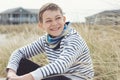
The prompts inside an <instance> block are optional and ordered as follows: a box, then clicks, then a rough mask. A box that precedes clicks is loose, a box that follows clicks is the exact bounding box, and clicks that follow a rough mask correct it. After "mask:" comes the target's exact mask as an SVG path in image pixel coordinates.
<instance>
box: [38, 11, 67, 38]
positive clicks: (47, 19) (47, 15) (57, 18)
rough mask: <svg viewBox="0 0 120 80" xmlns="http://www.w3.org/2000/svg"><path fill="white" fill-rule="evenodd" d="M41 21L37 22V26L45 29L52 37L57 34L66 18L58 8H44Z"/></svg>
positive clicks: (60, 31) (59, 32) (61, 29)
mask: <svg viewBox="0 0 120 80" xmlns="http://www.w3.org/2000/svg"><path fill="white" fill-rule="evenodd" d="M42 19H43V22H40V23H39V27H41V28H42V29H43V30H45V31H46V32H47V33H48V34H50V35H51V36H53V37H56V36H59V35H60V34H61V33H62V31H63V28H64V24H65V20H66V18H65V17H64V16H63V15H62V14H61V13H60V11H59V10H53V11H51V10H46V11H45V12H44V13H43V15H42Z"/></svg>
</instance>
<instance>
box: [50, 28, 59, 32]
mask: <svg viewBox="0 0 120 80" xmlns="http://www.w3.org/2000/svg"><path fill="white" fill-rule="evenodd" d="M59 29H60V27H56V28H53V29H50V30H51V31H58V30H59Z"/></svg>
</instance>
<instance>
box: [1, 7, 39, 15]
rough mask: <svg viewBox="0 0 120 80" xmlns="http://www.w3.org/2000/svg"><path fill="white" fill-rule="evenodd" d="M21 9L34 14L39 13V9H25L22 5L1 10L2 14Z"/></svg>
mask: <svg viewBox="0 0 120 80" xmlns="http://www.w3.org/2000/svg"><path fill="white" fill-rule="evenodd" d="M19 9H22V10H25V11H27V12H29V13H32V14H37V13H38V12H39V9H24V8H22V7H17V8H12V9H7V10H5V11H3V12H1V13H0V14H9V13H13V12H15V11H17V10H19Z"/></svg>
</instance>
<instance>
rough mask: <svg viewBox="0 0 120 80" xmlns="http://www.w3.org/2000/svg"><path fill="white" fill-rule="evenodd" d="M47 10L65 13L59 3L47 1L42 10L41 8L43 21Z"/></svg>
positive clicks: (40, 16) (40, 15)
mask: <svg viewBox="0 0 120 80" xmlns="http://www.w3.org/2000/svg"><path fill="white" fill-rule="evenodd" d="M46 10H51V11H56V10H59V11H60V13H61V14H62V15H63V12H62V9H61V8H60V7H59V6H58V5H57V4H54V3H47V4H45V5H43V6H42V7H41V8H40V10H39V21H40V22H42V21H43V18H42V16H43V13H44V12H45V11H46Z"/></svg>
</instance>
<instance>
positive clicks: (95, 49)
mask: <svg viewBox="0 0 120 80" xmlns="http://www.w3.org/2000/svg"><path fill="white" fill-rule="evenodd" d="M73 25H74V26H75V27H74V28H75V29H76V30H77V31H78V32H79V33H80V34H81V36H82V37H83V38H84V39H85V40H86V42H87V44H88V46H89V48H90V51H91V56H92V59H93V64H94V70H95V77H94V80H118V79H119V76H118V75H119V73H120V61H119V59H120V37H119V36H120V26H92V25H89V26H88V25H82V24H73ZM18 26H19V27H18ZM0 33H1V34H5V35H6V39H7V40H6V41H5V43H4V45H0V54H1V56H0V72H1V73H0V76H5V71H4V70H5V66H6V64H7V62H8V59H9V56H10V54H11V53H12V51H14V50H15V49H16V48H19V47H21V46H23V45H25V44H28V43H30V42H32V41H34V40H36V39H37V38H38V37H39V36H40V35H42V34H43V32H41V31H39V29H38V28H37V25H36V24H33V25H15V26H13V25H12V26H8V25H6V26H2V25H1V26H0ZM39 57H41V58H42V59H41V58H39ZM39 57H38V56H35V57H34V58H32V60H33V61H35V62H37V63H42V65H44V64H45V63H46V62H47V61H46V58H45V56H44V55H40V56H39Z"/></svg>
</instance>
